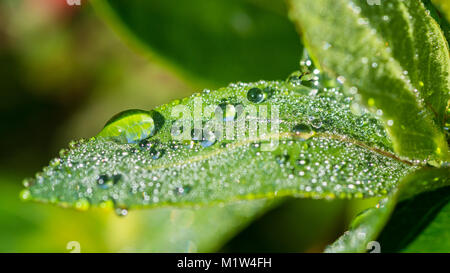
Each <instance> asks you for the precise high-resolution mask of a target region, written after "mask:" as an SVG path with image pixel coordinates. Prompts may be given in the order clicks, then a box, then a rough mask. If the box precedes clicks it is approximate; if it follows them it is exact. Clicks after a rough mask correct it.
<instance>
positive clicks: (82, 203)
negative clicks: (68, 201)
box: [75, 199, 91, 211]
mask: <svg viewBox="0 0 450 273" xmlns="http://www.w3.org/2000/svg"><path fill="white" fill-rule="evenodd" d="M90 206H91V204H90V203H89V201H88V200H86V199H80V200H78V201H77V202H75V209H77V210H81V211H86V210H88V209H89V207H90Z"/></svg>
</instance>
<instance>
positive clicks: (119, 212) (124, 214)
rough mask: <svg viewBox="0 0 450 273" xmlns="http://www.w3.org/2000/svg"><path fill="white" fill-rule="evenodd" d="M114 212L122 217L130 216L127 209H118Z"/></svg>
mask: <svg viewBox="0 0 450 273" xmlns="http://www.w3.org/2000/svg"><path fill="white" fill-rule="evenodd" d="M114 211H115V213H116V215H117V216H121V217H122V216H127V215H128V210H127V209H125V208H116V209H115V210H114Z"/></svg>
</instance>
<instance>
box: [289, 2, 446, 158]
mask: <svg viewBox="0 0 450 273" xmlns="http://www.w3.org/2000/svg"><path fill="white" fill-rule="evenodd" d="M291 3H292V10H291V17H292V19H293V20H295V21H296V22H297V23H298V27H299V29H300V31H301V33H302V34H303V39H304V41H306V42H307V44H306V46H307V48H308V50H309V52H310V53H311V55H312V57H313V59H314V60H317V61H318V63H320V66H321V68H323V69H324V70H326V71H328V72H331V73H333V74H335V75H337V76H340V77H341V78H340V79H341V80H342V81H344V80H345V82H346V84H347V85H348V86H350V87H353V91H354V92H356V91H357V92H358V93H359V94H360V98H361V100H360V101H361V102H362V103H364V104H365V105H366V106H368V107H369V108H370V109H372V110H373V111H374V112H376V113H378V114H379V115H382V119H383V121H384V122H385V125H386V128H387V130H388V132H389V134H390V136H391V137H392V139H393V143H394V148H395V150H396V151H397V152H398V153H399V154H401V155H403V156H407V157H410V158H414V159H426V158H428V157H430V156H431V157H434V158H440V159H444V160H445V159H446V158H448V147H447V143H446V140H445V137H444V134H443V127H444V124H445V120H446V107H447V103H448V100H449V96H450V61H449V49H448V45H447V43H446V41H445V37H444V35H443V34H442V32H441V30H440V28H439V26H438V24H436V22H435V21H434V20H433V19H432V17H431V15H429V13H428V12H427V10H426V9H425V7H424V5H423V3H422V2H421V1H400V0H393V1H381V4H380V5H373V4H371V2H368V1H365V0H364V1H363V0H359V1H350V0H337V1H336V0H318V1H309V0H291Z"/></svg>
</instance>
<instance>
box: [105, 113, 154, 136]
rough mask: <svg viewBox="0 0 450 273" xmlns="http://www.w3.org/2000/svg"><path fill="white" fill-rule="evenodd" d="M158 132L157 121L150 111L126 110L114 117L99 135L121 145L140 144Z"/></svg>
mask: <svg viewBox="0 0 450 273" xmlns="http://www.w3.org/2000/svg"><path fill="white" fill-rule="evenodd" d="M155 132H156V126H155V121H154V120H153V118H152V115H151V114H150V112H148V111H143V110H126V111H123V112H121V113H119V114H117V115H115V116H114V117H112V118H111V119H110V120H109V121H108V122H107V123H106V125H105V127H104V128H103V130H102V131H101V132H100V133H99V135H98V136H100V137H110V138H112V139H114V140H115V141H117V142H119V143H138V142H139V141H141V140H143V139H146V138H148V137H151V136H153V135H154V134H155Z"/></svg>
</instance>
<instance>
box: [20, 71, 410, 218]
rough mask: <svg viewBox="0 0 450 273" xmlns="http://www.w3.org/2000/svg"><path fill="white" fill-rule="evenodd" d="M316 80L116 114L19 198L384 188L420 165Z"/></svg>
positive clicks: (182, 202)
mask: <svg viewBox="0 0 450 273" xmlns="http://www.w3.org/2000/svg"><path fill="white" fill-rule="evenodd" d="M316 72H317V71H316ZM307 78H309V79H310V80H307ZM322 78H323V75H321V74H310V75H308V77H307V76H304V77H303V85H302V84H300V81H301V80H299V79H298V76H295V75H293V76H291V77H290V78H289V81H287V82H286V83H285V82H264V81H261V82H257V83H250V84H246V83H237V84H231V85H229V86H228V87H226V88H222V89H219V90H217V91H210V90H204V91H203V92H202V93H197V94H194V95H192V96H191V97H189V98H185V99H183V100H181V101H179V100H176V101H174V102H172V103H171V104H167V105H163V106H161V107H158V108H156V109H154V110H152V111H149V112H145V111H138V112H136V111H132V112H125V113H123V114H120V115H118V116H116V117H115V118H114V119H113V120H111V121H109V122H108V123H107V126H106V127H105V129H104V130H107V131H108V132H109V133H108V134H109V135H108V134H106V135H108V136H105V135H104V131H103V132H101V133H100V136H99V137H96V138H92V139H90V140H88V141H78V142H74V143H72V144H71V145H70V149H69V150H62V151H61V153H60V155H61V156H60V157H59V158H56V159H54V160H52V161H51V162H50V165H49V166H48V167H46V168H44V170H43V172H42V173H39V174H37V175H36V178H35V179H32V180H30V181H28V182H27V184H29V185H30V187H29V188H28V189H26V190H25V191H24V193H23V197H24V199H34V200H38V201H44V202H51V203H58V204H60V205H62V206H75V207H77V208H80V209H87V208H88V207H89V206H91V205H92V206H100V207H114V208H116V210H117V212H118V214H119V215H120V214H124V213H126V210H125V209H127V208H133V207H161V206H202V205H209V204H224V203H229V202H236V201H240V200H252V199H259V198H274V197H281V196H292V195H293V196H302V197H313V198H329V199H330V198H335V197H338V198H350V197H356V198H361V197H371V196H384V195H386V194H387V193H388V192H389V191H391V190H392V189H393V188H395V186H396V184H397V181H398V180H399V179H400V178H401V177H402V176H404V175H405V174H407V173H409V172H411V171H413V170H414V169H415V168H416V164H417V163H414V162H408V161H404V160H401V159H399V158H398V157H397V156H396V155H395V154H393V152H392V147H391V143H390V141H389V139H388V138H387V136H386V133H385V131H384V128H383V126H382V125H381V124H380V122H379V121H378V120H377V119H376V118H375V117H374V116H372V115H371V114H369V113H367V112H364V111H363V112H358V111H357V109H355V106H354V103H353V99H352V98H351V97H348V96H345V95H344V94H343V93H342V92H341V91H340V89H341V87H339V86H334V87H333V86H332V85H333V83H332V82H326V83H327V84H329V85H324V84H325V81H322V80H320V79H322ZM306 85H308V86H311V87H313V88H309V87H307V86H306ZM222 110H224V112H223V111H222ZM352 111H353V112H352ZM354 112H355V113H354ZM130 113H131V114H130ZM149 117H150V118H152V119H153V121H154V122H153V123H152V122H150V123H149V122H148V120H149ZM186 121H187V122H186ZM192 123H193V124H192ZM149 124H154V128H152V127H151V126H149ZM211 124H215V125H220V126H221V128H222V129H224V130H220V127H215V129H214V127H212V126H211ZM191 125H194V126H193V127H192V126H191ZM239 125H244V127H240V126H239ZM114 127H116V128H118V129H114ZM255 128H257V129H258V130H257V131H256V130H253V129H255ZM202 129H203V131H204V134H203V135H202V136H197V135H196V134H197V133H200V132H201V131H202ZM140 130H142V131H143V132H140ZM149 135H150V137H148V138H146V139H143V138H144V137H147V136H149ZM180 137H186V139H185V140H184V139H181V140H180ZM140 138H142V139H140Z"/></svg>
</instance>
